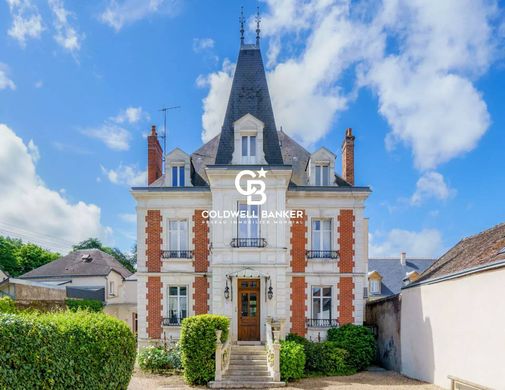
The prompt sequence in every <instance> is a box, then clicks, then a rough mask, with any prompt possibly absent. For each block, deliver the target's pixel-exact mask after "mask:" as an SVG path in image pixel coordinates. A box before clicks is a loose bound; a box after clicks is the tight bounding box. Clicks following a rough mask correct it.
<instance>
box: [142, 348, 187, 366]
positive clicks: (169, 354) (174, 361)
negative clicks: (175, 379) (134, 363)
mask: <svg viewBox="0 0 505 390" xmlns="http://www.w3.org/2000/svg"><path fill="white" fill-rule="evenodd" d="M138 362H139V366H140V368H141V369H143V370H144V371H150V372H157V373H162V372H164V371H167V370H179V369H181V368H182V363H181V351H180V348H179V346H178V345H175V346H173V347H170V348H165V347H157V346H151V347H147V348H144V349H142V350H141V351H140V352H139V355H138Z"/></svg>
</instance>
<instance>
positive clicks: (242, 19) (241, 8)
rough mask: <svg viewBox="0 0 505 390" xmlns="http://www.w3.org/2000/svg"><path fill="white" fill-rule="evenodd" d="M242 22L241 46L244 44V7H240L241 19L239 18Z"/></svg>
mask: <svg viewBox="0 0 505 390" xmlns="http://www.w3.org/2000/svg"><path fill="white" fill-rule="evenodd" d="M238 20H239V22H240V46H242V45H243V44H244V22H245V19H244V6H242V7H240V18H238Z"/></svg>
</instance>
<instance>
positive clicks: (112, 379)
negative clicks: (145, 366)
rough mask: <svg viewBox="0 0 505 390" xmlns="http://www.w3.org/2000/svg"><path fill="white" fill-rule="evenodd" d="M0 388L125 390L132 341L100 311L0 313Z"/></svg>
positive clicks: (121, 326)
mask: <svg viewBox="0 0 505 390" xmlns="http://www.w3.org/2000/svg"><path fill="white" fill-rule="evenodd" d="M0 350H1V351H2V353H1V354H0V388H1V389H126V388H127V387H128V383H129V381H130V378H131V374H132V372H133V366H134V363H135V351H136V341H135V336H134V335H133V333H132V332H131V331H130V330H129V329H128V327H127V325H126V324H125V323H124V322H122V321H120V320H117V319H115V318H113V317H110V316H107V315H105V314H101V313H89V312H85V311H80V312H78V313H72V312H69V311H66V312H60V313H46V314H25V313H23V314H0Z"/></svg>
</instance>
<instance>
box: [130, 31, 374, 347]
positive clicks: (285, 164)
mask: <svg viewBox="0 0 505 390" xmlns="http://www.w3.org/2000/svg"><path fill="white" fill-rule="evenodd" d="M288 131H289V129H288ZM336 142H337V140H336ZM354 142H355V137H354V135H353V132H352V130H351V129H347V130H346V131H345V133H344V134H343V142H342V144H341V145H342V146H341V149H340V150H339V152H341V153H342V171H341V173H338V174H337V173H336V169H335V168H336V167H335V161H336V154H335V153H334V152H332V151H331V150H334V149H335V148H334V147H333V146H330V147H328V148H325V147H322V148H320V149H318V150H316V151H314V152H312V153H311V152H309V151H307V150H306V149H304V148H303V147H302V146H301V145H300V144H298V143H297V142H296V141H294V140H293V139H292V138H290V137H289V136H288V134H286V133H285V132H284V131H282V129H280V130H278V128H277V126H276V123H275V119H274V112H273V109H272V104H271V100H270V95H269V91H268V85H267V80H266V75H265V69H264V66H263V60H262V56H261V51H260V47H259V41H257V42H256V44H245V43H243V41H242V43H241V46H240V51H239V55H238V61H237V65H236V70H235V74H234V78H233V84H232V88H231V92H230V96H229V98H228V106H227V110H226V114H225V118H224V121H223V126H222V129H221V133H220V134H218V135H217V136H216V137H215V138H213V139H212V140H210V141H209V142H207V143H206V144H204V145H202V146H201V147H200V148H199V149H198V150H196V151H194V152H193V153H191V154H188V153H186V152H185V151H183V150H181V149H179V148H176V149H174V150H172V151H171V152H169V153H167V154H166V155H165V156H163V153H164V151H163V150H162V148H161V146H160V143H159V142H158V136H157V132H156V128H155V127H154V126H153V128H152V130H151V132H150V135H149V136H148V138H147V143H148V183H147V186H145V187H135V188H132V190H131V193H132V195H133V197H134V198H135V201H136V206H137V207H136V210H137V243H138V269H137V271H138V272H137V281H138V287H137V294H138V300H137V302H138V338H139V345H146V344H148V343H150V342H156V341H158V340H160V339H165V338H166V339H168V338H175V339H178V338H179V332H180V325H181V321H182V320H183V319H184V318H186V317H189V316H193V315H197V314H203V313H213V314H220V315H225V316H227V317H229V318H230V320H231V338H232V341H239V342H240V341H244V342H265V338H266V334H265V323H266V321H267V319H273V320H274V321H278V322H279V323H280V324H281V332H282V335H285V334H287V333H290V332H292V333H297V334H299V335H302V336H305V337H307V338H311V339H318V338H321V339H323V338H324V337H325V335H326V330H327V329H328V328H329V327H332V326H338V325H342V324H346V323H354V324H362V323H363V309H364V302H365V299H366V287H367V283H368V282H367V272H368V269H367V259H368V253H367V247H368V220H367V219H366V218H365V201H366V199H367V197H368V196H369V194H370V189H369V188H368V187H364V186H356V185H355V175H354ZM338 143H339V144H340V140H338Z"/></svg>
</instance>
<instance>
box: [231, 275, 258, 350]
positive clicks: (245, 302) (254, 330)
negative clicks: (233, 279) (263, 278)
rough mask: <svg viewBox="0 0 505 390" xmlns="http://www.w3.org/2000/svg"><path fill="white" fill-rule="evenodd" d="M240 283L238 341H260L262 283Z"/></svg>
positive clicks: (241, 280)
mask: <svg viewBox="0 0 505 390" xmlns="http://www.w3.org/2000/svg"><path fill="white" fill-rule="evenodd" d="M237 283H238V312H239V313H238V314H239V315H238V339H239V341H259V340H260V281H259V279H239V280H238V281H237Z"/></svg>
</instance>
